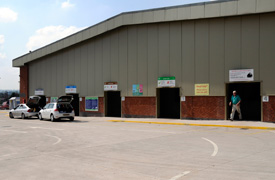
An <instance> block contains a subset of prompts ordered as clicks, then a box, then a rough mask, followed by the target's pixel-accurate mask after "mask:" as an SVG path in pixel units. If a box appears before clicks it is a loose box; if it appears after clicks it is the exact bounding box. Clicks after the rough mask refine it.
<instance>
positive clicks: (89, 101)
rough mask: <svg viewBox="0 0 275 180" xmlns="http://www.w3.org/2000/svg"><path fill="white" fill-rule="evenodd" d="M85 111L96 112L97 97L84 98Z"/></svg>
mask: <svg viewBox="0 0 275 180" xmlns="http://www.w3.org/2000/svg"><path fill="white" fill-rule="evenodd" d="M85 111H98V97H85Z"/></svg>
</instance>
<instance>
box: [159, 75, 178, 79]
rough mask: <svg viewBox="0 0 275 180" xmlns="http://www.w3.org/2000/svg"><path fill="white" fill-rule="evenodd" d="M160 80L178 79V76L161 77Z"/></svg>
mask: <svg viewBox="0 0 275 180" xmlns="http://www.w3.org/2000/svg"><path fill="white" fill-rule="evenodd" d="M158 80H176V77H174V76H173V77H159V78H158Z"/></svg>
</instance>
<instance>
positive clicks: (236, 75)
mask: <svg viewBox="0 0 275 180" xmlns="http://www.w3.org/2000/svg"><path fill="white" fill-rule="evenodd" d="M229 81H230V82H238V81H254V69H238V70H230V71H229Z"/></svg>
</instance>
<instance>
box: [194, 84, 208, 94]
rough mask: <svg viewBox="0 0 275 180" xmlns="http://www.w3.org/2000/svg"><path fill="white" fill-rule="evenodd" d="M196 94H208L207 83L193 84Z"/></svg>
mask: <svg viewBox="0 0 275 180" xmlns="http://www.w3.org/2000/svg"><path fill="white" fill-rule="evenodd" d="M195 95H196V96H209V84H195Z"/></svg>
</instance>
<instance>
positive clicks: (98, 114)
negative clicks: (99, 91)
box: [79, 97, 104, 117]
mask: <svg viewBox="0 0 275 180" xmlns="http://www.w3.org/2000/svg"><path fill="white" fill-rule="evenodd" d="M79 115H80V116H95V117H103V116H104V97H98V111H85V97H82V101H80V109H79Z"/></svg>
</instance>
